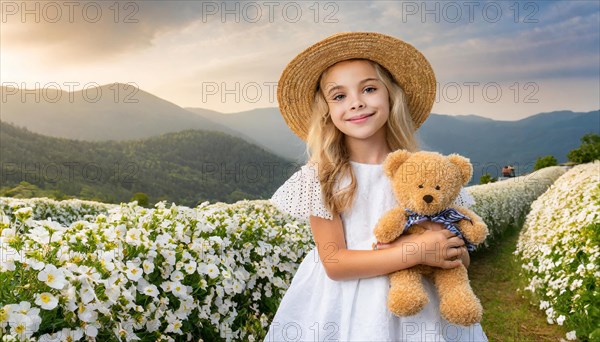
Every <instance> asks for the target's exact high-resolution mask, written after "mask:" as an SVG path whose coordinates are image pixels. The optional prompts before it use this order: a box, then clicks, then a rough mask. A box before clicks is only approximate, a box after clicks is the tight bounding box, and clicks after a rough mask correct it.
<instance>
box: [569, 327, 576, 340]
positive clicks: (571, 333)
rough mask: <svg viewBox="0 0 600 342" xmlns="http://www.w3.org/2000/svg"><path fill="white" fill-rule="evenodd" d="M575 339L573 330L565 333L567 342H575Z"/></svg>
mask: <svg viewBox="0 0 600 342" xmlns="http://www.w3.org/2000/svg"><path fill="white" fill-rule="evenodd" d="M576 339H577V334H576V333H575V330H572V331H569V332H568V333H567V340H569V341H572V340H576Z"/></svg>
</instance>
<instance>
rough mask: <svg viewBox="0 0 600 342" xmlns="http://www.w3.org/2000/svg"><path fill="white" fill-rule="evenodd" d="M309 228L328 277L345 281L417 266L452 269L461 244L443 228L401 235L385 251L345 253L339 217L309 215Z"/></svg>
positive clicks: (350, 251) (460, 241)
mask: <svg viewBox="0 0 600 342" xmlns="http://www.w3.org/2000/svg"><path fill="white" fill-rule="evenodd" d="M310 227H311V230H312V233H313V238H314V240H315V244H316V246H317V250H318V252H319V258H320V259H321V262H322V263H323V266H324V267H325V271H326V272H327V275H328V276H329V278H331V279H333V280H348V279H357V278H368V277H374V276H379V275H384V274H388V273H391V272H394V271H398V270H401V269H405V268H409V267H412V266H415V265H418V264H426V265H431V266H436V267H441V268H453V267H457V266H459V265H460V264H461V260H460V259H459V260H454V259H456V258H457V257H458V256H459V255H460V253H461V252H460V248H454V247H459V246H463V245H464V241H463V240H462V239H461V238H459V237H457V236H455V235H454V234H453V233H452V232H450V231H449V230H447V229H443V230H438V231H429V230H428V231H426V232H425V233H423V234H420V235H416V234H413V235H402V236H400V237H399V238H398V239H397V240H396V241H395V242H393V243H392V244H390V247H389V248H385V249H381V250H377V251H372V250H349V249H347V248H346V241H345V238H344V227H343V224H342V220H341V218H340V216H339V215H334V218H333V220H328V219H324V218H320V217H317V216H310Z"/></svg>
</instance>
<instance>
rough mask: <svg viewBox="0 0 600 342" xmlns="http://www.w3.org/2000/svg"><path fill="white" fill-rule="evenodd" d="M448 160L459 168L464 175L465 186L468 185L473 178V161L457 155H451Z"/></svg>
mask: <svg viewBox="0 0 600 342" xmlns="http://www.w3.org/2000/svg"><path fill="white" fill-rule="evenodd" d="M448 160H449V161H450V162H451V163H452V164H454V165H456V166H458V168H459V169H460V173H461V175H462V180H463V185H467V183H469V181H470V180H471V177H472V176H473V165H471V161H470V160H469V159H468V158H465V157H463V156H461V155H458V154H456V153H453V154H451V155H449V156H448Z"/></svg>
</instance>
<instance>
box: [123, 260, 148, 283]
mask: <svg viewBox="0 0 600 342" xmlns="http://www.w3.org/2000/svg"><path fill="white" fill-rule="evenodd" d="M143 273H144V271H143V270H142V269H141V268H140V267H139V266H138V264H137V263H134V262H131V261H128V262H127V271H126V272H125V274H127V278H129V279H131V280H133V281H138V279H140V277H141V276H142V274H143Z"/></svg>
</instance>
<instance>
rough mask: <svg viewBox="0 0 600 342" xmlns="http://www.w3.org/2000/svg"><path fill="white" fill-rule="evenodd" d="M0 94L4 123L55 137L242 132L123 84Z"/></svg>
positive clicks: (97, 138) (113, 137)
mask: <svg viewBox="0 0 600 342" xmlns="http://www.w3.org/2000/svg"><path fill="white" fill-rule="evenodd" d="M0 94H1V98H2V99H3V102H2V118H1V119H2V121H4V122H8V123H13V124H15V125H17V126H24V127H27V129H29V130H30V131H32V132H35V133H40V134H43V135H48V136H52V137H61V138H69V139H80V140H87V141H105V140H130V139H139V138H147V137H151V136H156V135H159V134H162V133H168V132H178V131H182V130H185V129H203V130H209V131H220V132H225V133H229V134H235V135H239V133H238V132H235V131H233V130H231V129H229V128H227V127H223V126H220V125H218V124H217V123H215V122H213V121H210V120H206V119H204V118H202V117H201V116H198V115H194V114H192V113H190V112H188V111H186V110H185V109H183V108H181V107H179V106H177V105H175V104H173V103H171V102H168V101H165V100H163V99H161V98H159V97H156V96H154V95H152V94H150V93H147V92H145V91H143V90H141V89H138V88H135V87H134V86H133V85H127V84H122V83H114V84H108V85H104V86H101V87H97V88H89V89H87V90H85V91H84V90H80V91H75V92H73V93H69V92H66V91H57V90H55V89H42V90H40V89H37V91H33V90H27V91H25V92H24V91H21V90H20V89H17V90H14V89H11V88H7V87H0ZM36 95H37V98H36ZM4 99H6V101H4Z"/></svg>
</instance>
